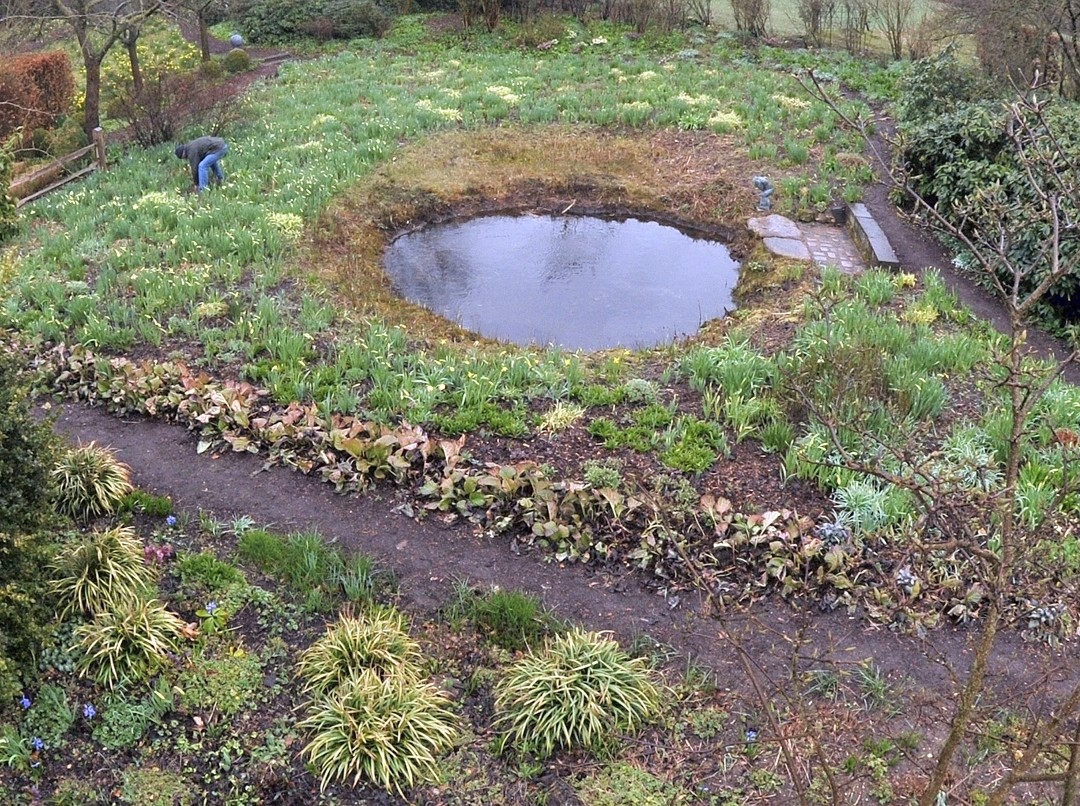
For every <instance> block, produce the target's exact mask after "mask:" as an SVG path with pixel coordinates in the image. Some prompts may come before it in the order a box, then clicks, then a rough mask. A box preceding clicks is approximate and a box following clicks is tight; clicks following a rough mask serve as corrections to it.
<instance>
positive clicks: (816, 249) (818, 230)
mask: <svg viewBox="0 0 1080 806" xmlns="http://www.w3.org/2000/svg"><path fill="white" fill-rule="evenodd" d="M746 226H747V227H748V228H749V230H750V231H751V232H752V233H754V234H755V235H757V236H758V237H759V238H761V239H762V243H763V244H764V246H765V248H766V249H768V250H769V251H770V252H772V253H773V254H774V255H778V256H780V257H785V258H789V259H792V260H805V261H808V262H811V261H812V262H813V263H815V264H816V265H818V266H822V267H824V266H832V267H833V268H835V269H838V270H839V271H842V272H844V273H845V274H855V273H858V272H860V271H863V270H864V269H865V268H866V262H865V261H864V260H863V258H862V256H861V255H860V254H859V250H858V247H857V246H856V244H855V242H854V241H853V240H852V238H851V234H850V233H849V232H848V231H847V229H845V228H844V227H841V226H836V225H832V224H818V223H796V222H795V221H792V220H791V219H790V218H786V217H785V216H782V215H777V214H775V213H774V214H772V215H768V216H759V217H756V218H751V219H749V220H748V221H747V222H746Z"/></svg>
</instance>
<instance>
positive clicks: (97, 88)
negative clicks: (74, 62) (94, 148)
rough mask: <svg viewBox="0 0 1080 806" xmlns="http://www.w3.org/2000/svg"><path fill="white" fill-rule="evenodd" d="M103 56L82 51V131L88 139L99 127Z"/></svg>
mask: <svg viewBox="0 0 1080 806" xmlns="http://www.w3.org/2000/svg"><path fill="white" fill-rule="evenodd" d="M103 58H104V54H100V55H99V54H96V53H88V52H87V51H86V50H84V51H83V68H84V69H85V71H86V98H85V101H84V103H83V131H84V132H86V136H87V137H90V136H91V134H92V133H93V131H94V129H96V128H97V127H98V126H100V125H101V60H102V59H103Z"/></svg>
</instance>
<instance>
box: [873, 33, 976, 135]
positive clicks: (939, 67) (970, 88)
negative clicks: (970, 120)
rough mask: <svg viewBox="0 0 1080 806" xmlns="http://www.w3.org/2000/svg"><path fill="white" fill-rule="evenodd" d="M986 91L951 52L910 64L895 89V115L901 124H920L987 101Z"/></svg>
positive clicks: (946, 50)
mask: <svg viewBox="0 0 1080 806" xmlns="http://www.w3.org/2000/svg"><path fill="white" fill-rule="evenodd" d="M987 89H988V88H987V87H986V85H985V83H983V82H981V81H980V80H979V79H978V77H977V76H976V74H975V71H974V70H973V69H972V68H970V67H965V66H964V65H961V64H960V63H959V62H958V61H957V60H956V55H955V51H954V49H953V48H951V47H949V48H945V50H943V51H941V52H940V53H938V54H937V55H935V56H931V57H929V58H926V59H918V60H917V61H914V62H912V63H911V66H910V67H909V68H908V69H907V71H905V73H904V75H903V76H902V77H901V78H900V81H899V82H898V85H897V91H898V93H899V98H898V99H897V101H896V105H895V108H894V111H895V113H896V119H897V120H898V121H899V122H901V123H919V122H922V121H926V120H929V119H931V118H933V117H936V116H937V115H941V114H945V113H948V112H951V111H953V110H954V109H955V108H956V106H957V104H962V103H966V102H969V101H974V100H977V99H979V98H984V97H986V93H987Z"/></svg>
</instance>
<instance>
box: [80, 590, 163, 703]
mask: <svg viewBox="0 0 1080 806" xmlns="http://www.w3.org/2000/svg"><path fill="white" fill-rule="evenodd" d="M183 626H184V622H183V621H182V620H181V619H180V617H179V616H177V615H176V614H174V613H172V612H170V611H169V610H167V609H166V608H165V605H164V604H162V603H161V602H160V601H158V600H156V599H152V600H143V601H127V602H122V603H120V604H118V605H116V606H115V607H114V608H112V609H110V610H106V611H104V612H101V613H98V614H97V615H96V616H95V617H94V620H93V621H91V622H89V623H88V624H82V625H80V626H78V627H77V628H76V629H75V638H76V640H77V642H78V646H79V647H80V648H81V649H82V656H81V657H80V659H79V669H80V671H81V672H82V673H83V674H86V673H90V674H91V675H92V676H93V678H94V679H95V680H96V681H97V682H98V683H99V684H100V685H102V686H105V687H108V688H111V687H113V686H118V685H123V684H127V683H139V682H144V681H146V680H148V679H149V678H150V677H151V676H152V675H153V674H154V673H155V672H156V671H157V670H158V669H159V668H160V667H162V666H163V665H164V664H165V662H166V659H167V657H168V654H169V653H170V652H175V651H176V646H177V639H178V637H179V635H180V630H181V629H182V628H183Z"/></svg>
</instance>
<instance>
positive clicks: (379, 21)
mask: <svg viewBox="0 0 1080 806" xmlns="http://www.w3.org/2000/svg"><path fill="white" fill-rule="evenodd" d="M323 13H324V14H325V15H326V17H327V19H329V20H330V25H331V31H332V36H333V38H334V39H359V38H361V37H365V36H369V37H374V38H376V39H378V38H380V37H382V36H383V35H384V34H385V33H386V32H387V31H388V30H389V29H390V23H391V17H390V15H389V14H388V13H387V12H386V11H385V10H384V9H383V8H382V7H380V6H379V5H378V4H377V3H373V2H371V0H327V3H326V5H325V7H324V10H323Z"/></svg>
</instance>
